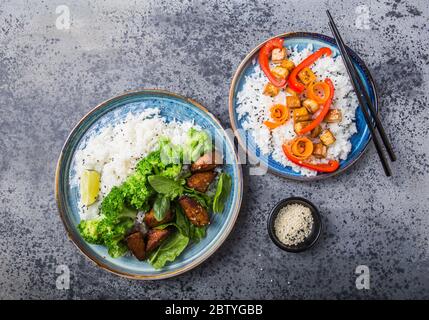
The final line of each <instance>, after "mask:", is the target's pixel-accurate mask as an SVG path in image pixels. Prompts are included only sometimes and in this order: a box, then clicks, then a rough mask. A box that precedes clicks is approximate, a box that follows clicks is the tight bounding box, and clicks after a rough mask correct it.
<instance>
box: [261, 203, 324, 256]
mask: <svg viewBox="0 0 429 320" xmlns="http://www.w3.org/2000/svg"><path fill="white" fill-rule="evenodd" d="M294 203H298V204H302V205H303V206H306V207H308V208H310V210H311V214H312V215H313V227H312V229H311V232H310V235H309V236H308V237H307V238H306V239H305V240H304V241H303V242H301V243H299V244H297V245H295V246H287V245H285V244H284V243H283V242H281V241H280V240H279V239H278V238H277V236H276V234H275V231H274V221H275V220H276V217H277V214H278V213H279V211H280V210H281V209H282V208H283V207H285V206H287V205H289V204H294ZM267 227H268V234H269V235H270V238H271V240H273V242H274V244H275V245H276V246H277V247H279V248H280V249H282V250H285V251H288V252H295V253H296V252H302V251H304V250H307V249H310V248H311V247H312V246H313V245H314V244H315V243H316V242H317V240H318V239H319V236H320V233H321V232H322V219H321V218H320V214H319V210H317V208H316V207H315V206H314V204H312V203H311V202H310V201H308V200H306V199H304V198H300V197H292V198H287V199H283V200H281V201H280V202H279V203H277V204H276V206H275V207H274V208H273V209H272V210H271V213H270V216H269V218H268V225H267Z"/></svg>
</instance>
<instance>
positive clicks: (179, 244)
mask: <svg viewBox="0 0 429 320" xmlns="http://www.w3.org/2000/svg"><path fill="white" fill-rule="evenodd" d="M211 150H212V141H211V138H210V136H209V135H208V134H207V133H206V132H204V131H198V130H196V129H190V130H189V133H188V139H187V141H186V143H185V144H184V146H183V147H182V146H177V145H174V144H172V143H171V141H170V140H169V139H167V138H161V139H160V141H159V149H158V150H157V151H154V152H151V153H150V154H149V155H147V156H146V157H145V158H143V159H142V160H140V161H139V162H138V163H137V165H136V170H135V172H134V173H133V174H132V175H131V176H129V177H128V178H127V179H126V181H125V182H124V183H123V184H122V185H120V186H117V187H113V188H112V190H111V191H110V192H109V193H108V194H107V196H106V197H105V198H104V199H103V200H102V202H101V206H100V213H101V216H100V217H99V218H97V219H94V220H82V221H81V222H80V223H79V225H78V229H79V232H80V234H81V235H82V237H83V238H84V239H85V240H86V241H87V242H89V243H92V244H98V245H104V246H106V247H107V249H108V253H109V255H110V256H112V257H114V258H116V257H120V256H122V255H124V254H125V253H126V252H127V251H128V248H127V246H126V244H125V241H124V240H125V236H126V234H127V233H128V232H129V230H130V229H131V228H132V227H133V225H134V221H135V218H136V215H137V210H141V211H148V210H149V209H150V205H151V201H153V200H152V199H154V198H155V202H154V204H153V207H154V212H155V218H156V219H157V220H158V221H160V220H162V219H163V218H165V215H166V213H167V212H168V210H169V209H170V205H171V201H172V200H174V199H175V198H177V197H179V196H181V195H182V194H183V193H184V192H186V193H187V194H189V196H191V197H193V198H194V199H196V200H198V201H199V202H200V203H201V204H202V205H203V206H205V207H206V208H207V209H208V208H210V207H211V206H212V204H213V205H214V203H213V200H212V198H211V197H210V196H208V195H206V194H203V193H199V192H198V191H195V190H192V189H189V188H186V187H185V184H186V180H185V179H186V177H187V175H189V172H185V171H184V170H183V168H182V164H181V163H191V161H195V160H197V159H198V158H199V157H200V156H201V155H203V154H204V153H206V152H208V151H211ZM187 159H188V160H187ZM185 161H189V162H185ZM155 195H156V197H155ZM221 197H222V194H220V195H218V198H221ZM218 201H219V200H218ZM174 208H175V209H176V220H175V221H174V222H171V223H168V224H164V225H162V226H158V227H157V228H165V227H167V226H169V225H174V226H175V227H176V228H177V229H178V231H179V232H177V233H176V234H173V235H171V236H170V237H169V238H168V239H167V240H166V241H165V242H164V243H163V244H162V245H161V246H160V247H159V248H158V249H157V250H156V251H155V252H154V253H152V255H151V256H150V258H149V261H150V263H151V264H152V265H153V266H154V267H155V268H162V267H163V266H164V265H165V263H166V262H168V261H173V260H174V259H175V258H176V257H177V256H178V255H179V254H180V253H181V252H182V251H183V250H184V249H185V248H186V246H187V245H188V243H189V240H190V239H192V240H193V241H198V240H199V239H201V238H202V237H204V236H205V231H206V229H205V228H197V227H195V226H194V225H192V224H191V223H190V222H189V220H188V219H187V217H186V216H185V214H184V213H183V211H182V209H181V207H180V206H179V205H177V204H174Z"/></svg>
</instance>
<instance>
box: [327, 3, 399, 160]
mask: <svg viewBox="0 0 429 320" xmlns="http://www.w3.org/2000/svg"><path fill="white" fill-rule="evenodd" d="M326 13H327V15H328V18H329V21H330V24H331V25H332V26H331V30H332V32H333V33H334V37H335V40H336V41H337V44H338V46H339V47H342V48H343V51H344V52H346V54H345V55H343V54H342V55H343V56H344V58H346V59H347V60H348V65H349V66H351V68H350V69H351V72H352V75H353V77H354V78H355V79H356V80H357V82H358V84H359V86H360V88H361V92H362V93H363V95H364V99H365V102H366V105H367V106H368V108H369V110H370V111H371V115H372V117H373V118H374V121H375V126H376V127H377V129H378V131H379V134H380V137H381V140H382V141H383V143H384V146H385V148H386V151H387V153H388V154H389V157H390V160H391V161H395V160H396V155H395V153H394V152H393V148H392V144H391V143H390V141H389V138H388V137H387V134H386V131H385V130H384V127H383V125H382V123H381V121H380V118H379V117H378V115H377V111H376V110H375V108H374V105H373V104H372V101H371V99H370V98H369V95H368V92H367V91H366V89H365V86H364V84H363V82H362V79H361V78H360V77H359V76H358V74H357V71H356V68H355V66H354V64H353V63H352V62H351V58H350V56H349V54H348V52H347V49H346V46H345V43H344V40H343V38H342V37H341V34H340V32H339V31H338V28H337V26H336V25H335V22H334V19H333V18H332V15H331V13H330V12H329V10H326ZM346 67H347V65H346Z"/></svg>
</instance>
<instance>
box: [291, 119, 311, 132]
mask: <svg viewBox="0 0 429 320" xmlns="http://www.w3.org/2000/svg"><path fill="white" fill-rule="evenodd" d="M310 123H311V121H302V122H295V123H294V125H293V129H294V130H295V132H296V133H297V134H299V132H300V131H301V130H302V129H304V128H305V127H306V126H308V125H309V124H310Z"/></svg>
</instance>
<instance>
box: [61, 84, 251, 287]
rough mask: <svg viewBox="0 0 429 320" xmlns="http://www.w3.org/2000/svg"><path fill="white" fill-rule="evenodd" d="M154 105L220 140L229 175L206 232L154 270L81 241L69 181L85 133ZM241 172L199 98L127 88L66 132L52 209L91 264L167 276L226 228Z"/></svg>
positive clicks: (195, 258) (210, 246)
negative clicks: (225, 195)
mask: <svg viewBox="0 0 429 320" xmlns="http://www.w3.org/2000/svg"><path fill="white" fill-rule="evenodd" d="M150 107H157V108H159V109H160V111H161V115H162V116H164V117H165V118H166V119H167V121H171V120H173V119H176V120H179V121H186V120H194V121H195V123H196V124H198V125H199V126H200V127H202V128H203V129H205V130H207V131H208V132H210V134H211V135H212V137H215V138H216V139H217V140H216V142H221V143H222V144H223V146H224V157H225V160H226V163H227V165H225V166H224V169H225V170H226V171H227V172H228V173H229V174H230V175H231V177H232V181H233V184H232V190H231V194H230V197H229V199H228V202H227V203H226V206H225V209H224V212H223V213H221V214H214V215H213V216H212V218H211V224H210V226H209V227H208V228H207V236H206V237H205V238H204V239H203V240H202V241H200V242H199V243H197V244H192V245H190V246H188V248H186V250H185V251H184V252H183V253H182V254H181V255H180V256H179V257H178V258H177V259H176V260H175V261H174V262H172V263H170V264H168V265H166V266H165V267H164V268H163V269H161V270H155V269H154V268H153V267H152V266H150V265H149V264H148V263H146V262H140V261H138V260H137V259H135V258H134V257H132V256H131V255H129V256H124V257H121V258H118V259H113V258H111V257H110V256H109V255H108V254H107V250H106V248H105V247H103V246H98V245H91V244H88V243H86V242H85V241H84V240H83V239H82V237H81V236H80V234H79V232H78V230H77V228H76V226H77V225H78V223H79V221H80V219H79V211H78V200H79V190H78V187H77V186H72V185H71V184H70V181H72V179H73V177H74V175H75V174H76V172H75V170H74V166H73V165H74V163H73V161H74V160H75V153H76V151H77V150H78V149H79V148H81V147H82V146H84V145H85V143H86V142H87V140H88V138H89V137H90V136H92V135H95V134H97V132H99V131H100V129H101V128H103V127H105V126H107V125H110V124H115V123H118V122H120V121H121V119H124V118H125V117H126V116H127V115H128V114H129V113H130V112H131V113H139V112H141V111H143V110H144V109H145V108H150ZM242 190H243V188H242V173H241V166H240V165H239V164H238V161H237V158H236V154H235V151H234V147H233V144H232V143H231V140H230V139H229V138H228V137H227V135H226V133H225V131H224V129H223V128H222V126H221V124H220V123H219V121H218V120H217V119H216V118H215V117H214V116H213V115H212V114H210V113H209V112H208V111H207V110H206V109H205V108H204V107H202V106H201V105H200V104H198V103H196V102H195V101H192V100H190V99H187V98H184V97H181V96H178V95H175V94H171V93H168V92H165V91H160V90H143V91H139V92H131V93H127V94H124V95H121V96H118V97H115V98H113V99H110V100H108V101H106V102H103V103H101V104H100V105H99V106H97V107H96V108H94V109H93V110H92V111H91V112H89V113H88V114H87V115H86V116H85V117H83V119H82V120H81V121H80V122H79V123H78V125H77V126H76V127H75V128H74V129H73V131H72V132H71V134H70V136H69V137H68V139H67V141H66V143H65V145H64V147H63V149H62V152H61V155H60V158H59V160H58V165H57V172H56V198H57V204H58V209H59V212H60V214H61V218H62V220H63V223H64V225H65V228H66V230H67V232H68V234H69V237H70V238H71V240H72V241H73V242H74V243H75V244H76V245H77V247H78V248H79V249H80V250H81V251H82V252H83V253H84V254H85V255H86V256H87V257H88V258H90V259H91V260H92V261H94V262H95V263H96V264H97V265H99V266H100V267H102V268H103V269H106V270H108V271H111V272H113V273H115V274H118V275H121V276H126V277H130V278H137V279H162V278H168V277H172V276H175V275H178V274H181V273H183V272H186V271H188V270H190V269H191V268H194V267H195V266H197V265H198V264H200V263H201V262H203V261H204V260H205V259H207V258H208V257H209V256H210V255H211V254H213V253H214V252H215V251H216V250H217V249H218V248H219V246H220V245H221V244H222V243H223V241H224V240H225V239H226V237H227V236H228V234H229V233H230V232H231V230H232V228H233V226H234V223H235V221H236V219H237V216H238V212H239V210H240V205H241V199H242V192H243V191H242Z"/></svg>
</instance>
